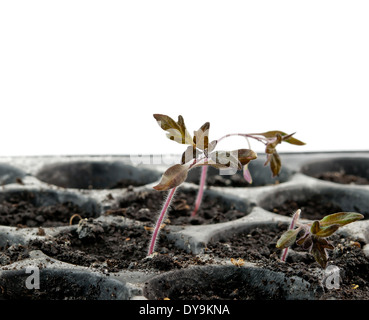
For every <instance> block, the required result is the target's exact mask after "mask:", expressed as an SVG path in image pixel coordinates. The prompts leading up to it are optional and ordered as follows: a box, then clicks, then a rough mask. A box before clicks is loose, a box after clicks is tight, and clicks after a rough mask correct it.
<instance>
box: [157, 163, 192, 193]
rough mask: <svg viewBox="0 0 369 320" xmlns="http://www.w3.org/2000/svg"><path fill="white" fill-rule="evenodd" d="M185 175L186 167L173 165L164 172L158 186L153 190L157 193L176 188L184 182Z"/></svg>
mask: <svg viewBox="0 0 369 320" xmlns="http://www.w3.org/2000/svg"><path fill="white" fill-rule="evenodd" d="M187 173H188V166H185V165H181V164H175V165H174V166H172V167H170V168H168V169H167V170H166V171H165V172H164V174H163V176H162V178H161V181H160V182H159V184H158V185H156V186H154V187H153V188H154V189H155V190H158V191H164V190H169V189H172V188H174V187H177V186H179V185H180V184H182V183H183V182H184V181H185V180H186V178H187Z"/></svg>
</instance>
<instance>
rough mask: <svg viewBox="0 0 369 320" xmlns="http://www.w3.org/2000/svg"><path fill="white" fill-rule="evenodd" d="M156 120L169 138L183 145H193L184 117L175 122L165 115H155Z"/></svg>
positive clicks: (179, 117)
mask: <svg viewBox="0 0 369 320" xmlns="http://www.w3.org/2000/svg"><path fill="white" fill-rule="evenodd" d="M154 118H155V119H156V121H157V122H158V124H159V126H160V127H161V128H162V129H163V130H165V131H167V132H168V133H167V137H168V138H169V139H170V140H174V141H176V142H178V143H181V144H189V145H192V144H193V142H192V137H191V135H190V134H189V132H188V131H187V129H186V126H185V123H184V120H183V117H182V116H181V115H179V116H178V121H177V122H176V121H174V120H173V119H172V118H171V117H169V116H166V115H164V114H154Z"/></svg>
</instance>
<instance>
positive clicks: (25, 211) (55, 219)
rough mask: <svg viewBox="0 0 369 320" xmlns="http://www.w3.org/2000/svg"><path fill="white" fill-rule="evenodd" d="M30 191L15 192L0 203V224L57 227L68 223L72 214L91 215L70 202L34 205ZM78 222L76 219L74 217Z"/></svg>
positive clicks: (33, 196) (84, 216)
mask: <svg viewBox="0 0 369 320" xmlns="http://www.w3.org/2000/svg"><path fill="white" fill-rule="evenodd" d="M34 198H35V195H34V194H33V193H32V192H21V193H16V194H14V195H12V196H11V197H9V198H8V199H6V200H4V201H2V202H1V203H0V225H4V226H12V227H19V228H25V227H59V226H66V225H68V224H69V220H70V218H71V217H72V216H73V215H74V214H79V215H80V216H81V217H82V218H88V217H91V213H88V212H86V211H84V210H83V209H82V208H80V207H79V206H77V205H75V204H74V203H72V202H65V203H57V204H53V205H47V206H36V205H35V204H34ZM76 221H77V222H78V219H76ZM73 222H74V221H73Z"/></svg>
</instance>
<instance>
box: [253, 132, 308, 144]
mask: <svg viewBox="0 0 369 320" xmlns="http://www.w3.org/2000/svg"><path fill="white" fill-rule="evenodd" d="M277 134H280V135H281V136H282V137H283V136H287V137H286V139H283V141H285V142H288V143H291V144H294V145H298V146H303V145H305V144H306V143H305V142H302V141H300V140H298V139H296V138H293V137H292V135H294V133H292V134H289V135H287V133H285V132H283V131H279V130H274V131H267V132H263V133H255V135H259V136H264V137H265V138H273V137H275V136H276V135H277Z"/></svg>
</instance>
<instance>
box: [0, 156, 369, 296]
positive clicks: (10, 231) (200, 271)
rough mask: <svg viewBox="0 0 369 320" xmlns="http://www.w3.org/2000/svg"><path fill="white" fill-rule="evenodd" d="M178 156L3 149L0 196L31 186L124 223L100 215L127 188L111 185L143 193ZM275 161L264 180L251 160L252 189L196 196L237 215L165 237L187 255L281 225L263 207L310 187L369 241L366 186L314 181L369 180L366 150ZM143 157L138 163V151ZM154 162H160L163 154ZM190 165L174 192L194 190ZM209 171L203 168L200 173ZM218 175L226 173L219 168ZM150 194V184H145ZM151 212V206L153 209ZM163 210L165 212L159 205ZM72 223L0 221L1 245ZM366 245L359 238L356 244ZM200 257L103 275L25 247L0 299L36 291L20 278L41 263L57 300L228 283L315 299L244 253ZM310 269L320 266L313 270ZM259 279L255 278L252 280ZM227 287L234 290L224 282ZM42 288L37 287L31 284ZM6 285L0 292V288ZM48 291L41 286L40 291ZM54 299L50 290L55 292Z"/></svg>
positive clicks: (4, 278) (7, 267) (44, 199)
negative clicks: (336, 174)
mask: <svg viewBox="0 0 369 320" xmlns="http://www.w3.org/2000/svg"><path fill="white" fill-rule="evenodd" d="M177 158H178V157H175V156H168V157H167V158H166V159H165V160H166V162H165V163H164V164H156V163H160V161H155V160H154V159H153V158H150V157H147V158H146V160H147V161H149V160H150V161H151V162H154V163H153V164H152V163H151V164H145V163H143V164H136V162H132V159H131V158H130V157H129V156H61V157H8V158H6V157H3V158H1V159H0V182H1V184H2V188H1V189H0V200H1V201H3V200H4V199H8V198H9V196H11V195H14V194H17V193H19V192H22V191H32V192H33V194H34V195H35V203H36V204H37V205H39V206H41V205H45V204H50V203H58V202H60V203H62V202H65V201H70V202H73V203H75V204H77V205H78V206H80V207H81V208H83V209H84V210H86V211H88V212H91V217H92V219H95V220H98V221H101V223H103V224H112V223H114V224H116V225H122V226H125V225H130V224H136V225H137V224H138V225H139V224H140V222H138V221H133V220H132V219H128V218H124V217H123V216H119V215H118V216H112V215H107V214H104V213H106V212H107V211H108V210H110V209H112V208H114V207H115V206H116V201H117V199H124V197H126V196H127V195H128V194H129V188H127V187H119V185H118V187H116V188H113V186H114V185H117V183H118V182H119V181H120V180H121V179H126V180H129V181H130V182H131V184H132V185H134V189H135V190H136V191H137V190H138V191H142V190H147V191H150V192H152V191H153V189H152V186H154V185H155V184H156V183H157V182H158V181H159V179H160V177H161V174H162V172H164V170H165V169H166V168H167V167H168V163H171V161H173V163H175V161H176V159H177ZM281 159H282V165H283V169H282V172H281V174H280V176H279V177H278V178H277V179H278V182H279V183H278V184H276V183H275V179H272V178H271V174H270V171H269V169H267V168H263V162H264V155H263V154H259V158H258V159H257V160H255V161H253V162H252V163H251V164H250V171H251V173H252V176H253V186H252V187H251V186H250V187H244V188H242V187H238V188H236V187H228V186H222V187H215V186H208V187H207V189H206V190H205V195H207V196H209V197H217V198H222V199H224V201H226V202H227V203H231V204H232V205H233V206H234V207H235V208H236V209H237V210H239V211H242V212H244V213H245V214H244V216H243V217H241V218H238V219H236V220H232V221H228V222H220V223H213V224H206V225H170V224H169V225H167V226H166V227H165V229H166V232H165V233H164V234H165V236H166V237H168V238H169V239H170V240H173V241H174V243H175V246H177V247H178V248H181V249H183V250H185V251H186V252H188V253H192V254H193V255H197V256H199V257H202V258H204V259H206V257H207V253H206V247H207V244H208V243H209V241H216V240H221V239H227V237H230V236H231V235H232V234H234V233H235V232H236V233H239V232H244V231H248V230H251V229H252V228H255V227H256V226H271V227H273V226H275V225H277V224H278V223H279V224H280V223H282V224H286V226H287V225H288V223H289V221H290V217H288V216H283V215H279V214H277V213H276V212H272V211H270V209H269V208H271V207H273V206H276V205H279V204H281V203H283V201H285V200H286V199H292V200H299V199H304V198H306V197H310V196H312V195H315V194H319V195H320V196H322V197H323V198H324V199H327V200H330V201H333V202H334V203H337V204H339V205H340V206H341V207H342V208H343V209H344V211H356V212H360V213H362V214H363V215H364V216H365V219H364V220H361V221H357V222H355V223H353V224H350V225H347V226H345V227H343V228H341V229H340V230H339V232H340V233H342V234H345V235H351V236H352V237H354V238H356V239H359V240H360V241H361V242H362V243H365V244H366V243H369V220H367V218H368V217H369V201H368V199H369V185H352V184H351V185H350V184H339V183H335V182H329V181H323V180H319V179H317V178H315V177H314V175H315V174H317V173H320V172H324V171H335V170H336V171H337V170H338V171H339V170H344V171H345V172H346V173H348V174H356V175H359V176H361V177H363V178H367V179H369V152H354V153H344V152H331V153H281ZM141 160H143V162H145V160H144V159H141ZM162 162H163V161H162ZM196 174H197V173H196V172H194V171H191V172H190V174H189V177H188V180H187V181H186V182H185V183H184V184H183V185H182V186H181V189H183V190H190V189H191V190H193V189H195V190H196V189H197V188H198V185H197V184H196V183H193V182H191V181H195V180H196V179H198V178H199V177H197V178H196ZM211 174H213V173H212V172H211V171H209V176H210V175H211ZM223 178H224V179H227V177H226V176H223ZM154 192H157V191H154ZM155 214H157V213H155ZM168 216H169V218H170V211H169V213H168ZM76 228H78V225H70V226H60V227H44V228H43V230H44V232H43V233H42V234H40V232H39V230H40V229H39V228H38V227H37V226H35V227H33V228H18V227H14V226H13V227H12V226H5V225H4V226H0V246H1V247H2V248H4V247H6V246H7V247H9V246H12V245H17V244H24V245H25V244H27V243H28V242H29V241H31V240H34V239H41V240H42V241H46V239H47V238H48V237H53V236H55V235H57V234H59V233H60V232H61V231H62V230H66V229H70V230H72V229H76ZM363 250H364V252H367V251H368V247H367V245H365V246H364V247H363ZM212 261H213V262H212V263H210V264H207V265H203V266H201V265H190V266H188V267H186V268H182V269H176V270H172V271H164V272H163V271H157V270H152V271H150V270H130V269H129V268H127V269H123V270H120V271H118V272H110V273H108V274H106V273H104V272H103V271H101V269H99V270H96V269H93V268H90V267H83V266H79V265H75V264H70V263H65V262H63V261H59V260H57V259H54V258H52V257H50V256H47V255H46V254H45V253H43V252H42V251H41V250H34V251H32V252H31V253H30V255H29V257H27V258H25V259H23V260H20V261H17V262H15V263H11V264H6V263H2V266H1V269H0V285H1V287H2V292H0V297H1V298H2V299H4V298H6V299H9V298H10V299H12V298H30V299H32V298H33V297H32V295H33V294H35V293H36V292H37V290H33V291H32V290H28V289H27V288H26V286H25V283H26V279H27V277H29V272H27V268H29V267H32V266H42V267H41V268H40V283H41V286H42V283H43V282H44V281H49V282H55V283H56V284H57V282H58V279H61V278H62V279H63V280H64V283H66V284H67V285H64V287H61V288H60V291H61V296H60V297H59V298H60V299H65V298H68V290H71V289H70V288H73V290H79V291H78V292H80V295H81V298H82V297H83V298H84V299H104V300H105V299H119V300H140V299H141V300H144V299H163V298H165V297H168V296H170V293H171V292H173V290H186V289H188V288H189V287H191V286H194V285H195V286H197V287H204V288H205V289H206V288H207V287H210V286H211V284H214V283H221V282H225V283H237V285H240V284H242V285H247V286H248V287H252V288H253V289H254V290H259V295H258V297H259V298H260V299H281V298H282V299H319V294H320V292H321V288H319V287H314V286H311V284H310V283H309V282H308V281H306V280H304V279H302V278H299V277H298V276H296V275H293V276H290V275H287V274H284V273H283V272H274V271H270V270H267V269H265V268H262V267H260V266H258V264H257V263H253V262H250V261H246V262H245V264H244V265H242V266H240V267H238V266H235V265H234V264H232V263H231V262H230V261H229V259H222V258H219V259H216V260H212ZM317 272H319V271H317ZM261 283H263V285H261ZM233 289H236V287H235V288H233ZM40 290H41V289H40ZM4 291H5V293H6V294H5V293H4ZM44 294H45V295H46V296H47V295H48V293H47V292H44ZM56 299H57V298H56Z"/></svg>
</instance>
